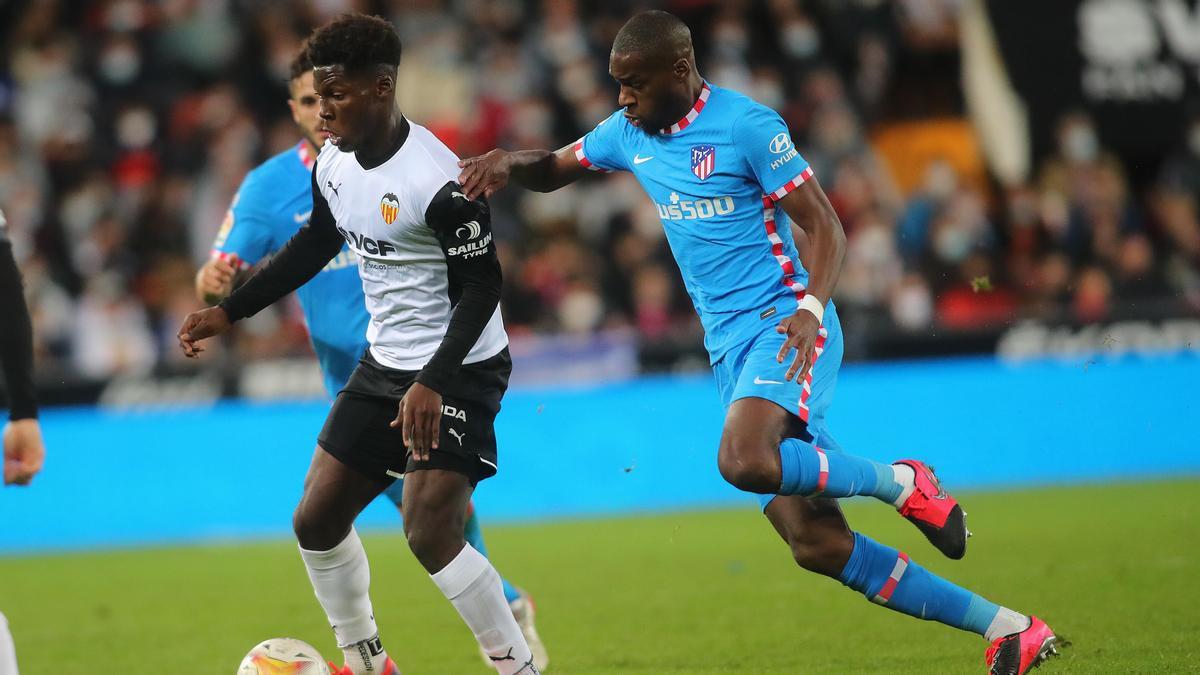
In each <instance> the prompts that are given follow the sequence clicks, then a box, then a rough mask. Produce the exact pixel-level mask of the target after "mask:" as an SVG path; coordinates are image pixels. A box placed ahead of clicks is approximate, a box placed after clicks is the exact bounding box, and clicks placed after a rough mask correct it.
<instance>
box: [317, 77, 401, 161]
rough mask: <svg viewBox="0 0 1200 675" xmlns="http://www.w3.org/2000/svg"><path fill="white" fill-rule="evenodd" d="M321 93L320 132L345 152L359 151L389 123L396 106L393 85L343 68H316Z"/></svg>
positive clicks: (384, 78)
mask: <svg viewBox="0 0 1200 675" xmlns="http://www.w3.org/2000/svg"><path fill="white" fill-rule="evenodd" d="M313 82H314V84H315V86H316V92H317V114H318V117H319V118H320V120H321V124H320V125H319V126H318V127H317V129H318V131H323V132H326V133H328V134H329V136H328V138H329V141H330V142H331V143H333V144H334V145H336V146H337V148H338V149H339V150H341V151H342V152H355V151H357V150H359V149H361V148H362V147H363V146H364V145H365V144H367V143H368V142H369V141H370V139H372V138H379V136H380V134H379V133H378V131H379V130H380V129H381V128H382V127H383V124H384V123H385V122H386V119H387V115H388V114H389V113H390V112H391V107H392V106H394V105H395V102H394V101H395V99H394V96H395V94H394V92H393V88H392V87H393V83H392V80H391V79H390V78H388V77H384V76H381V75H379V74H378V73H347V72H346V71H345V70H344V69H343V68H342V67H341V66H321V67H318V68H314V69H313Z"/></svg>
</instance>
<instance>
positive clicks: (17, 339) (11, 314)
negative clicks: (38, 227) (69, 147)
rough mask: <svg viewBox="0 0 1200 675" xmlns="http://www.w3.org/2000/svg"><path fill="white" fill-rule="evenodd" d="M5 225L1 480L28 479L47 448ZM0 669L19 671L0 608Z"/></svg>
mask: <svg viewBox="0 0 1200 675" xmlns="http://www.w3.org/2000/svg"><path fill="white" fill-rule="evenodd" d="M6 228H7V222H6V221H5V219H4V213H3V212H0V317H3V318H2V319H0V368H2V369H3V370H4V383H5V385H7V388H8V419H9V421H8V424H6V425H4V485H29V482H30V481H31V480H33V477H34V476H35V475H37V473H38V472H39V471H41V470H42V461H43V459H44V458H45V455H46V449H45V447H44V446H43V445H42V428H41V426H39V424H38V415H37V412H38V411H37V398H36V397H35V396H34V391H33V330H32V324H31V323H30V320H29V308H28V307H27V306H26V305H25V296H24V294H23V293H22V292H21V272H20V271H19V270H18V269H17V261H16V260H15V259H14V258H13V252H12V242H10V241H9V240H8V232H7V229H6ZM0 675H17V651H16V648H15V647H14V646H13V639H12V635H11V634H9V632H8V620H7V619H6V618H4V614H0Z"/></svg>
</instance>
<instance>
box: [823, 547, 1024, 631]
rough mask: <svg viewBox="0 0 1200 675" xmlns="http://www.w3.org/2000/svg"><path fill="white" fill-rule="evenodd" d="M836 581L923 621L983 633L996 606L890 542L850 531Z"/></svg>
mask: <svg viewBox="0 0 1200 675" xmlns="http://www.w3.org/2000/svg"><path fill="white" fill-rule="evenodd" d="M839 579H840V580H841V582H842V583H843V584H845V585H847V586H849V587H850V588H853V589H854V590H856V591H858V592H859V593H862V594H863V595H865V596H867V598H868V599H870V600H871V601H872V602H875V603H877V604H880V605H883V606H884V607H887V608H889V609H894V610H896V611H897V612H902V613H904V614H907V615H909V616H915V617H917V618H919V619H925V620H926V621H940V622H941V623H944V624H946V625H947V626H953V627H955V628H961V629H962V630H966V631H971V632H972V633H978V634H980V635H984V634H985V633H986V632H987V630H988V627H989V626H990V625H991V624H992V620H993V619H995V618H996V615H997V614H998V613H999V612H1000V607H999V605H996V604H995V603H992V602H988V601H987V600H985V599H983V598H982V597H980V596H979V595H977V594H975V593H972V592H971V591H968V590H966V589H965V588H962V587H960V586H956V585H954V584H952V583H950V582H949V581H946V580H945V579H943V578H941V577H939V576H937V575H935V574H933V573H932V572H930V571H929V570H927V569H925V568H924V567H921V566H920V565H918V564H917V563H915V562H913V561H912V560H909V558H908V556H907V555H905V554H903V553H900V552H899V551H897V550H896V549H894V548H892V547H890V546H884V545H883V544H880V543H878V542H876V541H873V540H871V539H870V538H868V537H864V536H863V535H861V534H859V533H857V532H855V533H854V551H853V552H852V553H851V554H850V560H849V561H847V562H846V567H845V568H843V569H842V574H841V576H840V577H839Z"/></svg>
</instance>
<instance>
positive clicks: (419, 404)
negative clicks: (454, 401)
mask: <svg viewBox="0 0 1200 675" xmlns="http://www.w3.org/2000/svg"><path fill="white" fill-rule="evenodd" d="M391 426H392V427H393V428H395V427H397V426H399V427H400V434H401V436H402V437H403V438H404V446H405V447H407V448H408V451H409V452H411V453H412V456H413V459H415V460H417V461H418V462H425V461H428V460H429V451H430V450H431V449H432V450H436V449H437V446H438V437H439V436H441V431H442V395H441V394H439V393H437V392H436V391H434V390H432V389H430V388H429V387H426V386H425V385H423V384H421V383H420V382H413V384H412V386H411V387H409V388H408V393H406V394H404V398H402V399H400V410H399V411H398V412H397V413H396V419H394V420H392V424H391Z"/></svg>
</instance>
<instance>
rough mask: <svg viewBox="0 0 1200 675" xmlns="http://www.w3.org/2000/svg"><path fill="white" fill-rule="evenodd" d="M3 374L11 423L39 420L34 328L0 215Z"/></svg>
mask: <svg viewBox="0 0 1200 675" xmlns="http://www.w3.org/2000/svg"><path fill="white" fill-rule="evenodd" d="M0 316H3V317H4V320H3V321H0V370H2V371H3V373H4V382H5V385H6V389H7V391H8V408H9V411H8V416H9V419H12V420H20V419H27V418H32V417H37V396H36V394H35V391H34V386H33V324H32V322H31V321H30V317H29V308H28V306H26V304H25V295H24V293H23V289H22V287H21V273H20V271H19V270H17V261H16V259H14V258H13V252H12V242H10V241H8V235H7V234H6V232H5V224H4V214H3V213H0Z"/></svg>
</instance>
